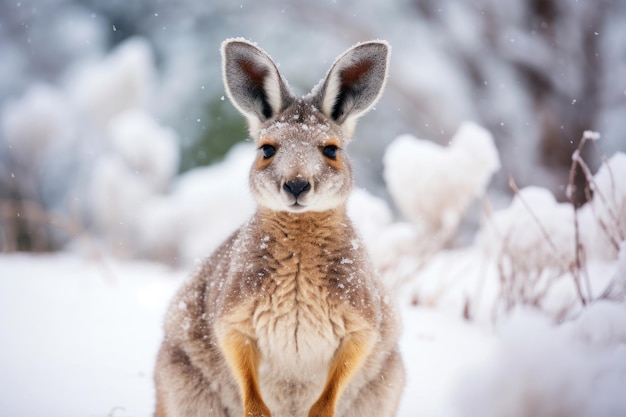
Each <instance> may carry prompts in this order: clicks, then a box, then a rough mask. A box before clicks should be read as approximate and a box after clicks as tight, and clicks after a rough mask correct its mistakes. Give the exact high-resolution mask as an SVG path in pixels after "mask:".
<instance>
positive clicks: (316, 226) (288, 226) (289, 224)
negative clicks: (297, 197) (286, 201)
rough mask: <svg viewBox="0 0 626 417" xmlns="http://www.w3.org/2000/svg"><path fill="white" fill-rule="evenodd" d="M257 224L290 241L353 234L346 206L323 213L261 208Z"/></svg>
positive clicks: (258, 212)
mask: <svg viewBox="0 0 626 417" xmlns="http://www.w3.org/2000/svg"><path fill="white" fill-rule="evenodd" d="M255 217H256V219H255V220H256V222H258V223H257V224H258V225H259V226H260V228H261V229H262V230H266V231H267V232H268V233H270V234H278V235H283V236H284V237H285V238H288V239H303V240H309V239H315V238H324V237H327V236H330V235H334V236H336V235H337V233H341V232H342V231H343V233H346V234H348V235H351V234H352V223H351V222H350V220H349V219H348V216H347V214H346V208H345V206H341V207H338V208H336V209H333V210H327V211H321V212H303V213H291V212H282V211H272V210H268V209H264V208H259V209H258V210H257V213H256V216H255Z"/></svg>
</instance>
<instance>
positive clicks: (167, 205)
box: [137, 143, 255, 264]
mask: <svg viewBox="0 0 626 417" xmlns="http://www.w3.org/2000/svg"><path fill="white" fill-rule="evenodd" d="M253 159H254V146H253V145H252V144H250V143H241V144H238V145H235V146H234V147H233V148H232V149H231V150H230V151H229V153H228V154H227V155H226V157H225V159H224V160H223V161H222V162H220V163H218V164H214V165H212V166H209V167H204V168H196V169H194V170H191V171H188V172H186V173H184V174H183V175H181V176H180V177H179V178H177V180H176V181H175V182H174V184H173V187H172V192H171V193H169V194H167V195H162V196H155V198H153V199H151V200H150V201H149V202H148V203H147V204H146V205H145V206H144V209H143V210H142V211H141V214H140V215H139V216H138V218H137V225H138V232H137V233H138V244H139V246H140V247H141V248H142V251H143V252H144V255H149V256H150V257H152V258H157V259H159V258H161V259H163V258H164V257H165V258H166V259H163V260H167V261H168V262H172V261H173V260H174V259H173V258H176V259H175V261H176V262H177V263H178V262H182V263H183V264H190V263H192V262H196V261H197V260H198V259H201V258H204V257H206V256H208V255H210V254H211V252H213V250H214V249H216V248H217V247H218V246H219V245H220V244H221V243H222V242H223V241H224V240H226V238H228V236H229V235H230V234H231V233H233V232H234V231H235V230H236V229H237V228H238V227H239V226H240V225H241V224H243V223H244V222H245V221H246V220H247V219H248V218H249V217H250V216H251V215H252V213H253V212H254V208H255V203H254V200H253V198H252V196H251V194H250V192H249V191H248V172H249V170H250V166H251V165H252V162H253Z"/></svg>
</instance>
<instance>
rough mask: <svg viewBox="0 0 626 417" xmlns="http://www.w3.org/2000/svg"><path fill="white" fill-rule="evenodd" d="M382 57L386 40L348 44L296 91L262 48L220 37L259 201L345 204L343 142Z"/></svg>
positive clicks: (382, 74) (282, 207)
mask: <svg viewBox="0 0 626 417" xmlns="http://www.w3.org/2000/svg"><path fill="white" fill-rule="evenodd" d="M388 59H389V47H388V45H387V43H386V42H382V41H375V42H367V43H362V44H359V45H357V46H354V47H353V48H351V49H349V50H347V51H346V52H345V53H344V54H343V55H341V56H340V57H339V58H338V59H337V60H336V61H335V63H334V64H333V65H332V67H331V68H330V70H329V71H328V74H327V75H326V77H325V78H324V79H323V80H322V81H321V82H320V83H319V84H318V85H317V86H316V87H315V88H313V91H311V93H309V94H308V95H307V96H305V97H302V98H296V97H295V96H294V95H293V94H292V93H291V90H290V89H289V86H288V85H287V82H286V81H285V80H284V79H283V77H282V76H281V74H280V72H279V71H278V68H277V66H276V64H275V63H274V61H272V59H271V58H270V57H269V56H268V55H267V54H266V53H265V52H264V51H263V50H261V49H260V48H258V47H257V46H255V45H254V44H252V43H250V42H248V41H245V40H242V39H229V40H227V41H225V42H224V43H223V44H222V65H223V75H224V84H225V86H226V92H227V94H228V97H229V98H230V100H231V101H232V103H233V104H234V105H235V107H236V108H237V109H238V110H239V111H240V112H241V113H242V114H243V115H244V116H245V117H246V119H247V120H248V125H249V128H250V135H251V137H252V139H253V140H254V141H255V142H256V144H257V149H258V150H257V157H256V161H255V163H254V165H253V166H252V169H251V171H250V188H251V190H252V194H253V195H254V197H255V199H256V201H257V203H258V204H259V205H260V206H261V207H265V208H268V209H271V210H276V211H289V212H303V211H325V210H331V209H334V208H337V207H339V206H342V205H343V204H345V202H346V200H347V199H348V196H349V194H350V190H351V188H352V168H351V166H350V163H349V161H348V158H347V156H346V155H345V154H344V149H345V148H346V146H347V145H348V143H349V141H350V139H351V137H352V134H353V132H354V127H355V125H356V121H357V119H358V118H359V117H360V116H361V115H363V114H364V113H365V112H366V111H367V110H369V109H370V108H371V107H372V106H373V105H374V104H375V103H376V101H377V100H378V98H379V96H380V94H381V93H382V90H383V87H384V85H385V80H386V78H387V66H388V65H387V63H388Z"/></svg>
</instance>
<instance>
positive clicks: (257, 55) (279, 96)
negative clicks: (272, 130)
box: [222, 39, 293, 136]
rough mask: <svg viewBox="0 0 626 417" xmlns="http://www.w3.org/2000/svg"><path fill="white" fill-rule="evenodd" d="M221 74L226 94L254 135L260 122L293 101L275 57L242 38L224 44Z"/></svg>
mask: <svg viewBox="0 0 626 417" xmlns="http://www.w3.org/2000/svg"><path fill="white" fill-rule="evenodd" d="M222 75H223V77H224V85H225V87H226V93H227V94H228V97H229V98H230V100H231V102H232V103H233V105H234V106H235V107H236V108H237V110H239V111H240V112H241V113H242V114H243V115H244V116H246V118H247V119H248V123H249V126H250V131H251V133H252V136H256V134H257V132H258V129H259V126H260V125H261V123H263V122H265V121H267V120H269V119H271V118H272V117H274V116H276V114H278V113H280V112H281V111H282V110H284V109H285V108H287V107H288V106H289V104H291V102H292V101H293V98H292V97H293V96H292V94H291V92H290V91H289V87H288V86H287V84H286V83H285V82H284V81H283V79H282V77H281V75H280V73H279V72H278V68H277V67H276V64H274V61H272V58H270V57H269V55H267V54H266V53H265V52H264V51H263V50H262V49H260V48H259V47H257V46H256V45H254V44H252V43H251V42H248V41H246V40H243V39H227V40H225V41H224V42H223V43H222Z"/></svg>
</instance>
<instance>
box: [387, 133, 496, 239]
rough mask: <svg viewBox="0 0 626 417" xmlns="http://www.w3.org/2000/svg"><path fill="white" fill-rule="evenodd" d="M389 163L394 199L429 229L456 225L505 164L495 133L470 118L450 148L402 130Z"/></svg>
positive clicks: (424, 229)
mask: <svg viewBox="0 0 626 417" xmlns="http://www.w3.org/2000/svg"><path fill="white" fill-rule="evenodd" d="M383 163H384V166H385V170H384V177H385V182H386V184H387V187H388V189H389V193H390V194H391V196H392V197H393V200H394V202H395V203H396V205H397V206H398V208H399V209H400V211H401V212H402V214H403V215H404V217H405V218H406V219H407V220H410V221H411V222H412V223H414V224H415V225H416V227H417V228H418V229H419V230H420V233H422V234H424V235H426V234H430V233H444V234H445V233H447V232H450V231H452V230H455V229H456V228H457V227H458V225H459V223H460V221H461V218H462V216H463V214H464V213H465V210H466V209H467V208H468V206H469V204H470V203H471V202H472V201H473V200H474V199H476V198H478V197H481V196H482V195H484V194H485V191H486V188H487V184H488V183H489V180H490V179H491V176H492V175H493V173H494V172H495V171H496V170H498V169H499V168H500V159H499V157H498V152H497V150H496V148H495V146H494V143H493V138H492V137H491V134H490V133H489V132H488V131H486V130H485V129H483V128H482V127H480V126H478V125H476V124H475V123H469V122H468V123H464V124H463V125H461V127H460V128H459V130H458V131H457V133H456V134H455V135H454V137H453V138H452V140H451V141H450V146H449V147H447V148H443V147H441V146H439V145H437V144H434V143H433V142H431V141H427V140H423V139H417V138H414V137H412V136H410V135H403V136H400V137H398V138H397V139H396V140H395V141H394V142H392V143H391V144H390V145H389V146H388V147H387V150H386V152H385V156H384V159H383Z"/></svg>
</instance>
